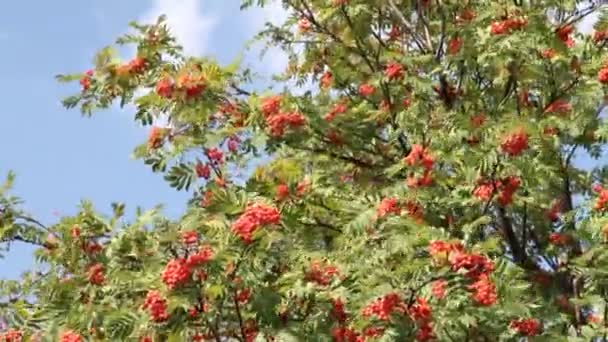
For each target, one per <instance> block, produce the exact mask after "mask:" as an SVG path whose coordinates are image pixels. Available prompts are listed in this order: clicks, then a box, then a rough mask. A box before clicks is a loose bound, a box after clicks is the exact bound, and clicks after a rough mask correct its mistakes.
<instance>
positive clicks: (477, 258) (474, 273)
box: [428, 241, 497, 306]
mask: <svg viewBox="0 0 608 342" xmlns="http://www.w3.org/2000/svg"><path fill="white" fill-rule="evenodd" d="M428 250H429V254H430V255H431V257H432V258H433V260H434V261H435V263H436V264H437V265H445V264H446V263H449V264H450V265H451V266H452V270H453V271H454V272H458V271H460V270H464V271H465V275H466V276H467V277H468V278H470V279H471V280H472V281H473V283H472V284H471V285H470V286H469V289H470V290H472V292H473V294H472V298H473V300H474V301H475V302H476V303H477V304H480V305H484V306H489V305H492V304H494V303H495V302H496V300H497V294H496V286H495V285H494V283H492V282H491V280H490V279H489V274H490V273H491V272H492V271H493V270H494V263H492V261H491V260H490V259H488V258H487V257H485V256H483V255H479V254H472V253H467V252H465V251H464V248H463V246H462V244H460V243H458V242H456V243H451V242H445V241H432V242H431V243H430V244H429V248H428ZM440 284H441V285H437V286H438V289H437V292H438V293H439V295H437V297H438V298H439V297H443V292H444V289H445V285H446V283H445V282H442V283H440ZM433 292H435V290H433Z"/></svg>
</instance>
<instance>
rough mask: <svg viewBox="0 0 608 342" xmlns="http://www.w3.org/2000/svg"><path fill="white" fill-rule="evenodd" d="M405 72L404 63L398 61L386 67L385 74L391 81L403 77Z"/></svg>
mask: <svg viewBox="0 0 608 342" xmlns="http://www.w3.org/2000/svg"><path fill="white" fill-rule="evenodd" d="M404 73H405V72H404V69H403V65H401V64H399V63H396V62H391V63H389V64H387V66H386V67H385V68H384V76H386V78H388V79H389V80H390V81H394V80H399V79H402V78H403V76H404Z"/></svg>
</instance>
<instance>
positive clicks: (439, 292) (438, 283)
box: [431, 279, 448, 299]
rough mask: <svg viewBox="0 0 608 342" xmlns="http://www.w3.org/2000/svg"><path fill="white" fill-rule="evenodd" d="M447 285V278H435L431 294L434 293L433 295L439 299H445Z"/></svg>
mask: <svg viewBox="0 0 608 342" xmlns="http://www.w3.org/2000/svg"><path fill="white" fill-rule="evenodd" d="M447 286H448V282H447V281H446V280H443V279H439V280H435V281H434V282H433V283H432V284H431V294H432V295H433V297H435V298H437V299H443V298H445V291H446V289H445V288H446V287H447Z"/></svg>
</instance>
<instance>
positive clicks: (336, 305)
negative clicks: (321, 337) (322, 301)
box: [331, 298, 348, 323]
mask: <svg viewBox="0 0 608 342" xmlns="http://www.w3.org/2000/svg"><path fill="white" fill-rule="evenodd" d="M331 304H332V316H333V317H334V318H335V319H336V321H338V322H340V323H344V322H346V319H347V318H348V315H347V313H346V308H345V306H344V302H343V301H342V298H335V299H333V300H332V301H331Z"/></svg>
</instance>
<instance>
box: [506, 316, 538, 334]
mask: <svg viewBox="0 0 608 342" xmlns="http://www.w3.org/2000/svg"><path fill="white" fill-rule="evenodd" d="M510 326H511V328H512V329H513V330H515V331H516V332H517V333H518V334H520V335H522V336H528V337H532V336H536V335H538V334H539V333H540V329H541V325H540V321H539V320H537V319H535V318H526V319H519V320H514V321H511V324H510Z"/></svg>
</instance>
